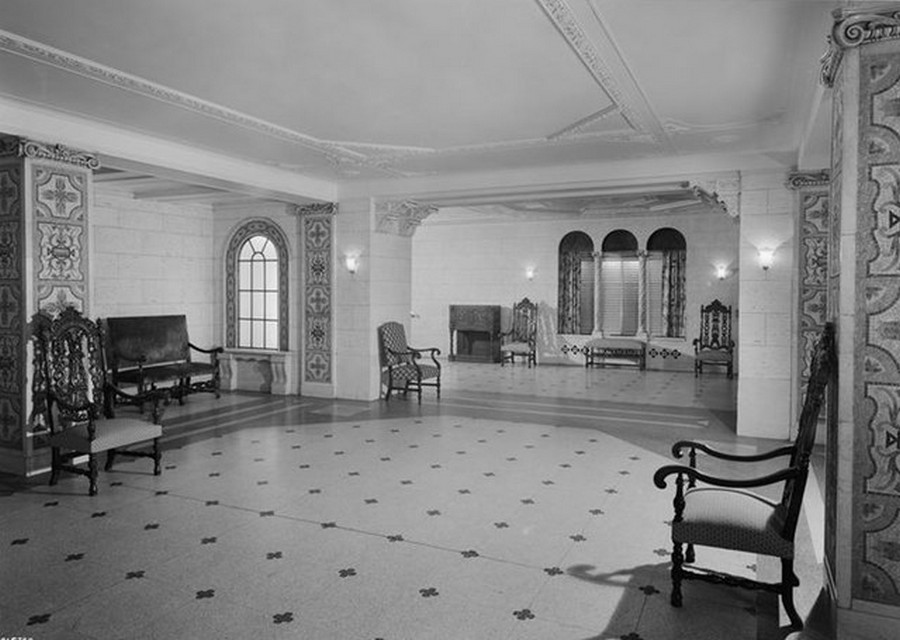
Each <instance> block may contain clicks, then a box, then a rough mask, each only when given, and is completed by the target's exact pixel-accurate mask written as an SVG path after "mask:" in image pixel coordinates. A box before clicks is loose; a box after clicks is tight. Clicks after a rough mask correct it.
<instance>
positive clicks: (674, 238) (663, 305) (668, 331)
mask: <svg viewBox="0 0 900 640" xmlns="http://www.w3.org/2000/svg"><path fill="white" fill-rule="evenodd" d="M686 263H687V243H686V242H685V240H684V236H683V235H682V234H681V232H679V231H678V230H676V229H671V228H668V227H665V228H662V229H657V230H656V231H654V232H653V235H651V236H650V238H649V239H648V240H647V302H648V323H649V330H650V333H651V334H653V335H659V336H666V337H669V338H683V337H684V303H685V297H686V296H685V265H686Z"/></svg>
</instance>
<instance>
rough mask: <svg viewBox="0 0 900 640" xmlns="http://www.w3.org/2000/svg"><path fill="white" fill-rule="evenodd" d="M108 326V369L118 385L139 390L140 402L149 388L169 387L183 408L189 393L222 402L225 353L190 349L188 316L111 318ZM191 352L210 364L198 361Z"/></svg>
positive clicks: (220, 349) (214, 350)
mask: <svg viewBox="0 0 900 640" xmlns="http://www.w3.org/2000/svg"><path fill="white" fill-rule="evenodd" d="M105 324H106V338H107V340H106V354H107V364H108V366H109V368H110V372H111V374H112V380H113V384H114V385H116V386H134V387H137V394H138V397H139V398H140V397H141V396H142V395H143V394H146V392H148V391H149V390H151V389H157V388H165V389H167V390H168V391H169V393H170V395H171V397H172V398H175V399H177V400H178V402H179V404H183V403H184V397H185V396H187V395H189V394H191V393H199V392H207V393H214V394H215V396H216V398H218V397H219V394H220V392H219V385H220V374H219V354H220V353H222V351H223V349H222V347H214V348H212V349H202V348H200V347H198V346H196V345H194V344H192V343H191V342H190V340H189V339H188V332H187V319H186V318H185V316H183V315H171V316H131V317H119V318H107V319H106V322H105ZM192 352H197V353H200V354H204V355H206V356H208V358H209V360H208V361H207V362H194V361H193V360H192V358H191V354H192Z"/></svg>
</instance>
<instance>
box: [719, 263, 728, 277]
mask: <svg viewBox="0 0 900 640" xmlns="http://www.w3.org/2000/svg"><path fill="white" fill-rule="evenodd" d="M716 277H717V278H718V279H719V280H724V279H725V278H726V277H728V267H726V266H725V265H724V264H720V265H716Z"/></svg>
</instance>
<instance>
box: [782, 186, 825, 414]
mask: <svg viewBox="0 0 900 640" xmlns="http://www.w3.org/2000/svg"><path fill="white" fill-rule="evenodd" d="M788 187H789V188H791V189H794V190H796V191H797V194H798V202H797V206H798V215H797V219H798V224H797V247H798V251H799V254H798V260H797V264H798V268H799V273H798V289H799V298H800V308H799V314H798V316H799V321H798V332H799V344H798V360H799V372H800V375H799V380H798V385H799V387H798V388H799V390H800V391H801V392H802V391H803V390H804V389H806V382H807V380H809V367H810V362H811V360H812V350H813V346H814V345H815V341H816V338H817V337H818V335H819V334H820V333H821V331H822V328H823V327H824V326H825V322H826V321H827V319H828V248H829V240H828V233H829V231H830V226H829V198H828V187H829V172H828V171H816V172H800V171H797V172H793V173H791V174H790V176H789V178H788ZM802 402H803V399H802V398H801V399H800V403H801V404H802Z"/></svg>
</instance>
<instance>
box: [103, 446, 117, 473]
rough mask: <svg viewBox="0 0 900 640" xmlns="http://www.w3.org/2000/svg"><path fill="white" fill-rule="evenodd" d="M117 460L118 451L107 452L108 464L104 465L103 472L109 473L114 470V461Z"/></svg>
mask: <svg viewBox="0 0 900 640" xmlns="http://www.w3.org/2000/svg"><path fill="white" fill-rule="evenodd" d="M115 459H116V450H115V449H110V450H109V451H107V452H106V464H105V465H103V470H104V471H109V470H110V469H112V466H113V460H115Z"/></svg>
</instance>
